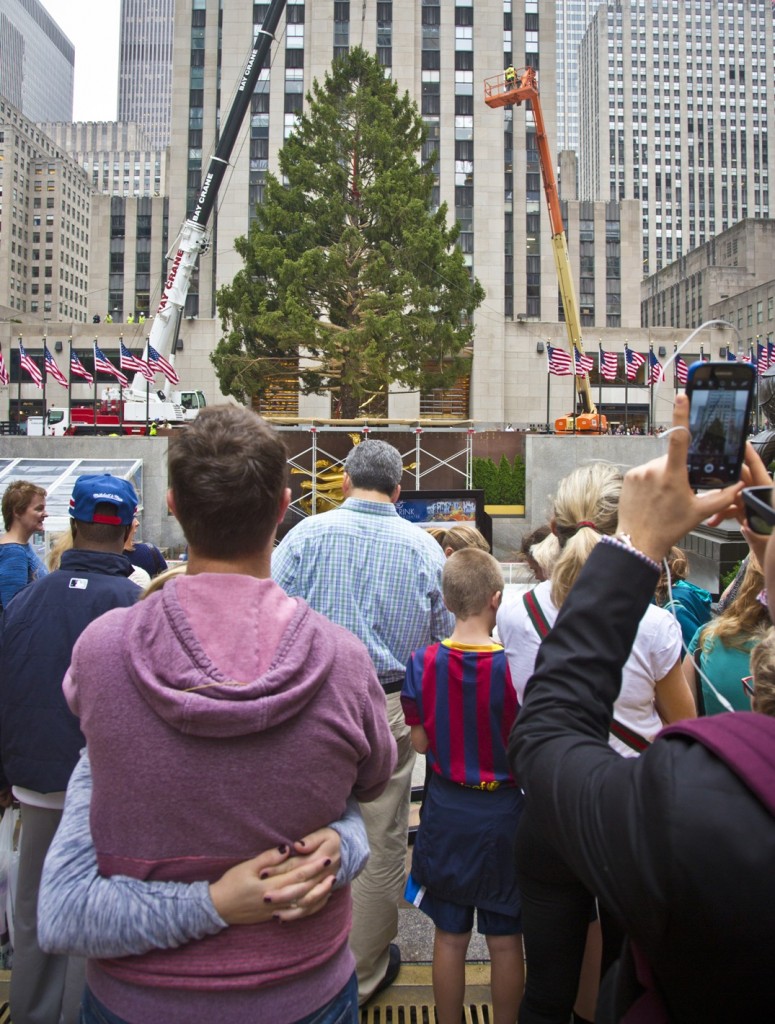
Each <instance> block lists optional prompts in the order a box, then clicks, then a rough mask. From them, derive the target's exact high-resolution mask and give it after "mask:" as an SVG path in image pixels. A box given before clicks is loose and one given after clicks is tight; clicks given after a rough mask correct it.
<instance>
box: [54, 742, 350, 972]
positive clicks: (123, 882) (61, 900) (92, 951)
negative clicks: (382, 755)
mask: <svg viewBox="0 0 775 1024" xmlns="http://www.w3.org/2000/svg"><path fill="white" fill-rule="evenodd" d="M91 789H92V782H91V765H90V762H89V756H88V753H87V752H86V751H84V752H83V753H82V755H81V759H80V761H79V762H78V764H77V765H76V768H75V771H74V772H73V774H72V776H71V778H70V783H69V785H68V787H67V798H66V800H65V809H64V812H63V814H62V821H61V823H60V825H59V828H58V830H57V833H56V835H55V836H54V840H53V842H52V844H51V846H50V848H49V851H48V854H47V855H46V862H45V865H44V868H43V877H42V879H41V886H40V895H39V899H38V940H39V942H40V945H41V948H42V949H44V950H45V951H46V952H49V953H70V954H75V955H78V956H90V957H113V956H128V955H130V954H139V953H146V952H148V950H151V949H170V948H176V947H178V946H182V945H184V944H185V943H186V942H190V941H191V940H192V939H201V938H204V936H205V935H214V934H216V933H217V932H219V931H221V930H222V929H223V928H226V927H228V925H227V924H226V922H225V921H224V920H223V919H222V918H221V917H220V915H219V914H218V912H217V911H216V909H215V907H214V906H213V903H212V900H211V899H210V887H209V885H208V883H207V882H192V883H188V882H148V881H140V880H138V879H135V878H128V877H126V876H124V875H113V876H111V877H110V878H104V877H103V876H102V875H100V873H99V870H98V867H97V854H96V851H95V849H94V843H93V840H92V836H91V831H90V829H89V804H90V802H91ZM331 827H332V828H333V829H335V830H336V832H338V833H339V836H340V838H341V861H342V863H341V866H340V869H339V873H338V874H337V877H336V886H335V887H339V886H342V885H345V884H347V883H349V882H350V881H351V880H352V879H353V878H355V876H356V875H357V874H358V873H359V872H360V871H361V870H362V869H363V867H364V865H365V863H366V861H367V860H368V857H369V844H368V840H367V838H366V828H365V825H364V823H363V818H362V817H361V812H360V810H359V807H358V802H357V800H355V799H354V798H353V797H351V798H350V800H348V802H347V808H346V810H345V813H344V816H343V817H342V818H341V819H340V820H339V821H336V822H333V823H332V825H331Z"/></svg>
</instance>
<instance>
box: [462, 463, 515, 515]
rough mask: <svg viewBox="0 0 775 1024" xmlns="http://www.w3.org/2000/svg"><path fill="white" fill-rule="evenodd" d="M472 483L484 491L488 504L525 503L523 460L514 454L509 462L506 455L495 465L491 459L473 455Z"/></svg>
mask: <svg viewBox="0 0 775 1024" xmlns="http://www.w3.org/2000/svg"><path fill="white" fill-rule="evenodd" d="M471 477H472V484H473V486H474V487H475V488H476V489H478V490H483V491H484V500H485V502H486V503H487V504H488V505H523V504H524V503H525V460H524V459H523V458H522V456H521V455H515V456H514V462H513V463H511V462H509V460H508V457H507V456H506V455H502V456H501V460H500V462H499V463H498V465H497V466H496V465H495V463H494V462H493V460H492V459H482V458H479V457H477V456H475V457H474V460H473V467H472V474H471Z"/></svg>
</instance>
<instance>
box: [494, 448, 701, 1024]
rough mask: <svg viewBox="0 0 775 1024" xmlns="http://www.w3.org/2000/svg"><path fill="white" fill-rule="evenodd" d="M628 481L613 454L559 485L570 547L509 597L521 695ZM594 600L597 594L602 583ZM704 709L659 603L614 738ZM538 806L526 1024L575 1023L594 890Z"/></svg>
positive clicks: (608, 530)
mask: <svg viewBox="0 0 775 1024" xmlns="http://www.w3.org/2000/svg"><path fill="white" fill-rule="evenodd" d="M621 485H622V476H621V473H620V472H619V471H618V470H617V469H616V467H614V466H612V465H609V464H606V463H592V464H590V465H586V466H581V467H579V468H578V469H576V470H574V471H573V472H572V473H570V474H569V475H568V476H567V477H565V478H564V479H563V480H562V481H561V482H560V484H559V487H558V489H557V495H556V497H555V499H554V508H553V514H552V518H551V526H552V531H553V533H554V534H555V535H556V536H557V539H558V541H559V543H560V548H561V551H560V556H559V558H558V560H557V562H556V564H555V566H554V569H553V571H552V577H551V579H550V580H547V581H546V582H544V583H540V584H539V585H538V586H537V587H536V588H535V589H534V590H532V591H530V592H529V593H528V594H527V595H524V596H523V595H519V596H518V597H517V598H516V599H513V600H511V601H509V602H508V603H504V604H503V605H501V608H500V610H499V612H498V635H499V636H500V640H501V643H502V644H503V645H504V647H505V649H506V656H507V658H508V662H509V668H510V669H511V676H512V679H513V681H514V685H515V687H516V690H517V695H518V697H519V699H520V702H521V701H522V698H523V696H524V693H525V688H526V686H527V685H528V681H529V679H530V676H531V675H532V673H533V669H534V666H535V661H536V657H537V655H538V648H539V646H540V643H541V639H542V637H543V636H544V635H546V632H547V631H548V630H550V629H551V627H552V626H553V625H554V622H555V619H556V618H557V615H558V614H559V609H560V608H561V607H562V604H563V601H564V600H565V598H566V597H567V595H568V593H569V591H570V589H571V587H572V586H573V584H574V583H575V581H576V578H577V576H578V575H579V573H580V572H581V569H582V567H583V565H584V563H585V562H586V560H587V558H588V557H589V555H590V553H591V551H592V549H593V548H594V546H595V544H597V542H598V541H599V539H600V537H601V535H602V534H609V535H613V534H615V533H616V526H617V513H618V504H619V495H620V493H621ZM589 600H590V601H594V600H595V594H594V591H590V594H589ZM605 613H606V611H605V608H600V614H601V615H605ZM695 715H696V710H695V705H694V700H693V698H692V694H691V690H690V689H689V686H688V684H687V682H686V679H685V677H684V675H683V671H682V669H681V629H680V627H679V625H678V623H677V622H676V620H675V619H674V618H673V616H672V615H671V614H670V612H668V611H665V610H664V609H662V608H658V607H657V606H656V605H652V606H650V607H649V609H648V610H647V612H646V614H645V615H644V617H643V619H642V620H641V624H640V627H639V629H638V633H637V636H636V638H635V643H634V645H633V649H632V653H631V655H630V657H629V659H628V661H627V662H626V664H625V666H624V669H623V671H622V689H621V693H620V696H619V699H618V700H617V702H616V704H615V705H614V723H613V725H612V734H611V740H610V742H611V745H612V747H614V749H616V750H617V751H618V752H619V753H621V754H622V755H623V756H625V757H636V756H637V755H638V753H639V750H640V749H643V748H644V747H645V745H646V744H647V743H649V742H650V741H651V740H652V739H653V738H654V736H655V735H656V734H657V732H659V730H660V729H661V728H662V725H663V724H667V723H670V722H675V721H677V720H679V719H681V718H694V717H695ZM532 814H540V808H535V809H533V810H532V812H531V804H530V794H529V793H528V794H527V802H526V806H525V815H524V816H523V820H522V824H521V825H520V833H519V840H518V858H519V859H518V867H519V868H520V886H521V889H522V895H523V926H524V936H525V951H526V956H527V961H528V972H527V977H528V982H527V986H526V990H525V997H524V1002H523V1006H522V1011H521V1013H520V1024H530V1022H533V1021H539V1020H540V1021H541V1022H545V1024H549V1022H550V1021H555V1020H556V1021H557V1022H558V1024H559V1022H562V1024H566V1022H567V1021H568V1018H569V1017H570V1015H571V1009H572V1007H573V1000H574V996H575V993H576V988H577V985H578V977H579V968H580V964H581V959H582V955H583V950H584V943H585V940H586V932H587V923H588V921H589V915H590V906H591V897H590V896H589V894H587V893H585V891H584V890H583V887H581V886H580V885H578V883H577V882H576V881H575V879H574V877H573V876H572V874H571V873H570V872H569V871H568V870H567V868H565V865H564V864H563V863H562V862H560V861H558V859H557V858H556V856H555V855H554V853H553V851H552V850H550V849H548V848H546V847H545V846H542V847H541V848H540V849H538V846H537V843H536V839H535V836H534V835H533V832H532V829H531V827H530V819H531V816H532ZM531 975H532V981H533V985H532V988H531V982H530V978H531Z"/></svg>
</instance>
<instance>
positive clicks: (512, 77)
mask: <svg viewBox="0 0 775 1024" xmlns="http://www.w3.org/2000/svg"><path fill="white" fill-rule="evenodd" d="M503 77H504V78H505V79H506V92H508V91H509V90H510V89H515V88H516V87H517V85H518V84H519V82H518V81H517V72H516V70H515V69H514V65H513V64H509V66H508V67H507V68H506V70H505V71H504V72H503Z"/></svg>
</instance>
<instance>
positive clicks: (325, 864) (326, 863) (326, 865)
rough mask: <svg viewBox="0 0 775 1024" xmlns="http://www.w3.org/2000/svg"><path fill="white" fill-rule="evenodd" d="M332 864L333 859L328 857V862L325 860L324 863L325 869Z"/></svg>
mask: <svg viewBox="0 0 775 1024" xmlns="http://www.w3.org/2000/svg"><path fill="white" fill-rule="evenodd" d="M330 863H331V858H330V857H328V858H327V860H324V861H323V867H324V868H327V867H328V866H329V864H330Z"/></svg>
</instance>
